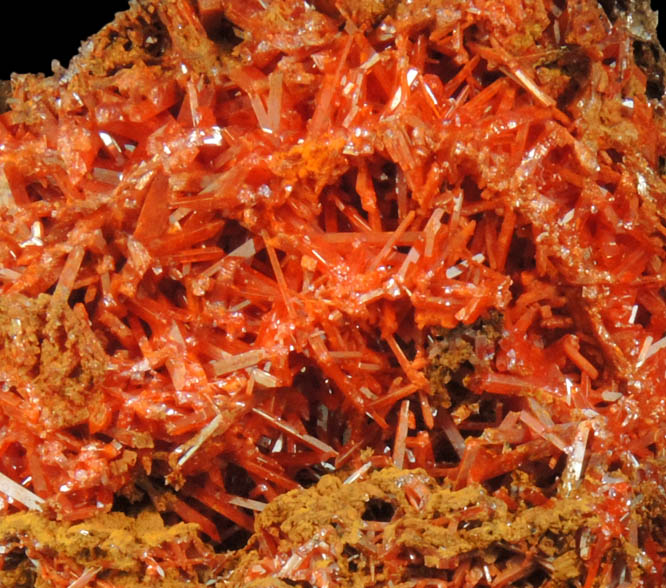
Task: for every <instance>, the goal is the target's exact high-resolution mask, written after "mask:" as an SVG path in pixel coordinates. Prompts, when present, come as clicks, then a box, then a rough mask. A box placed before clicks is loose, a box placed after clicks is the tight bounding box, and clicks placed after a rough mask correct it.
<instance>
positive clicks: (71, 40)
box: [0, 0, 666, 80]
mask: <svg viewBox="0 0 666 588" xmlns="http://www.w3.org/2000/svg"><path fill="white" fill-rule="evenodd" d="M359 1H362V0H359ZM3 4H5V5H4V6H3V7H2V15H1V16H0V22H1V23H2V25H3V26H2V27H1V28H0V80H6V79H9V75H10V74H11V73H12V72H19V73H28V72H32V73H36V72H44V73H46V74H50V73H51V60H53V59H57V60H59V61H60V63H61V64H62V65H64V66H67V64H68V63H69V60H70V59H71V58H72V57H73V56H74V55H76V53H77V51H78V48H79V45H80V44H81V41H82V40H84V39H86V38H88V37H89V36H91V35H93V34H94V33H96V32H97V31H98V30H99V29H101V28H102V27H103V26H104V25H105V24H107V23H108V22H111V20H112V19H113V16H114V14H115V13H116V12H118V11H119V10H124V9H126V8H127V7H128V0H78V1H75V0H45V1H43V2H39V3H37V2H29V1H27V0H5V2H4V3H3ZM659 4H661V1H660V0H652V6H653V7H654V8H657V6H658V5H659ZM662 12H663V16H662V19H661V20H662V21H666V8H664V10H662ZM659 38H660V39H661V42H662V45H663V44H664V41H665V40H666V22H662V23H660V26H659Z"/></svg>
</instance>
